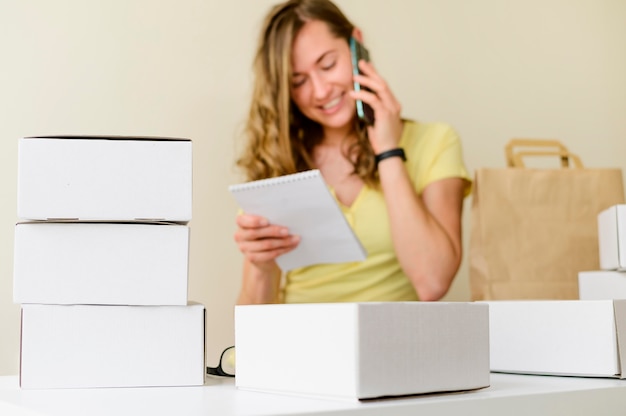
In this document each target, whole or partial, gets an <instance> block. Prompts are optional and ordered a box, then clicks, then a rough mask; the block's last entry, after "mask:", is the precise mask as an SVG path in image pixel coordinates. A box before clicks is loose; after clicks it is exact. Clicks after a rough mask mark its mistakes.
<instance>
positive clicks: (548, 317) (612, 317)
mask: <svg viewBox="0 0 626 416" xmlns="http://www.w3.org/2000/svg"><path fill="white" fill-rule="evenodd" d="M480 303H483V302H480ZM484 303H487V304H488V305H489V325H490V346H491V348H490V351H491V371H494V372H503V373H522V374H549V375H569V376H587V377H616V378H626V371H624V368H623V365H626V338H625V337H626V300H555V301H551V300H537V301H531V300H528V301H525V300H517V301H489V302H484ZM622 363H624V364H622Z"/></svg>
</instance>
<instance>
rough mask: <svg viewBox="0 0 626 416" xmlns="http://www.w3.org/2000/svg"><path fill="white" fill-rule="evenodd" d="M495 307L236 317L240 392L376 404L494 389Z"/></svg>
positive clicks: (381, 306) (266, 312) (328, 309)
mask: <svg viewBox="0 0 626 416" xmlns="http://www.w3.org/2000/svg"><path fill="white" fill-rule="evenodd" d="M488 331H489V323H488V311H487V305H481V304H474V303H465V302H458V303H456V302H455V303H439V302H438V303H426V302H392V303H388V302H387V303H385V302H383V303H335V304H289V305H246V306H237V307H236V308H235V345H236V346H237V377H236V385H237V387H238V388H241V389H246V390H256V391H265V392H274V393H283V394H296V395H307V396H322V397H333V398H337V399H349V400H356V399H368V398H376V397H384V396H400V395H411V394H421V393H432V392H445V391H459V390H469V389H478V388H482V387H486V386H488V385H489V334H488Z"/></svg>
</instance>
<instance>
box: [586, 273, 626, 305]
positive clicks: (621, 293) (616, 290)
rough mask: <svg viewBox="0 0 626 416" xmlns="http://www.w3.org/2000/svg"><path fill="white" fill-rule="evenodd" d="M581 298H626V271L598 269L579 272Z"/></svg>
mask: <svg viewBox="0 0 626 416" xmlns="http://www.w3.org/2000/svg"><path fill="white" fill-rule="evenodd" d="M578 294H579V297H580V299H581V300H602V299H626V273H625V272H618V271H615V270H597V271H588V272H579V273H578Z"/></svg>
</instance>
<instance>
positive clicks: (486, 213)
mask: <svg viewBox="0 0 626 416" xmlns="http://www.w3.org/2000/svg"><path fill="white" fill-rule="evenodd" d="M541 154H542V155H543V153H541ZM547 155H549V156H553V157H555V159H556V157H557V156H558V157H559V158H562V157H565V158H566V159H567V157H569V156H570V155H569V154H568V153H564V154H562V153H558V152H556V153H547ZM474 184H475V189H474V192H473V200H472V214H471V215H472V221H471V222H472V228H471V234H470V247H469V253H470V254H469V263H470V264H469V268H470V270H469V273H470V289H471V298H472V299H473V300H507V299H577V298H578V273H579V272H580V271H585V270H597V269H598V267H599V259H598V226H597V216H598V214H599V213H600V212H601V211H602V210H604V209H606V208H608V207H610V206H612V205H615V204H620V203H623V202H624V189H623V184H622V172H621V170H620V169H582V168H565V169H530V168H520V167H511V168H503V169H487V168H483V169H478V170H477V171H476V178H475V182H474Z"/></svg>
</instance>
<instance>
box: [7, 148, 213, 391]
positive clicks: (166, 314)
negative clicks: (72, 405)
mask: <svg viewBox="0 0 626 416" xmlns="http://www.w3.org/2000/svg"><path fill="white" fill-rule="evenodd" d="M191 149H192V145H191V141H189V140H183V139H165V138H140V137H72V136H65V137H59V136H55V137H29V138H23V139H20V142H19V164H18V166H19V172H18V217H19V218H20V221H22V222H20V223H18V224H17V225H16V229H15V261H14V293H13V298H14V301H15V302H16V303H19V304H21V305H22V322H21V345H20V348H21V355H20V385H21V387H22V388H81V387H138V386H182V385H202V384H203V383H204V374H205V363H204V355H205V349H204V342H205V335H204V328H205V324H204V314H205V312H204V306H202V305H200V304H193V303H188V299H187V280H188V256H189V227H188V225H187V223H188V221H190V220H191V202H192V201H191V200H192V151H191Z"/></svg>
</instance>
